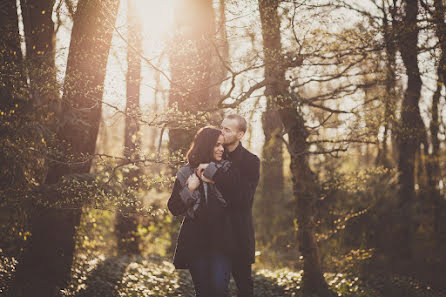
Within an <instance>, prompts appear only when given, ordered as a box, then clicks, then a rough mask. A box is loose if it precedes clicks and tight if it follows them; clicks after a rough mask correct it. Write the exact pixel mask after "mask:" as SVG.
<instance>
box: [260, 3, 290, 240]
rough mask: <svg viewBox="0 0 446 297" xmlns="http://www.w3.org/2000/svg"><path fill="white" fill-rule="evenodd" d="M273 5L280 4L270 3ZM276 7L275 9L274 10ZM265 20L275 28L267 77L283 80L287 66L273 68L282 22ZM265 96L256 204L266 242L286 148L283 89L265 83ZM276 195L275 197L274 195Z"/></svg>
mask: <svg viewBox="0 0 446 297" xmlns="http://www.w3.org/2000/svg"><path fill="white" fill-rule="evenodd" d="M261 5H262V8H263V9H264V10H270V9H271V13H275V11H276V8H275V7H272V6H268V4H266V5H265V4H264V3H262V4H261ZM271 5H277V4H274V3H271ZM273 10H274V11H273ZM261 17H262V20H263V21H262V22H264V23H265V26H269V27H271V28H274V30H275V32H270V33H271V34H268V32H265V33H264V36H263V40H264V51H265V60H266V59H267V60H268V63H269V65H270V66H269V67H265V77H266V78H274V79H276V78H278V79H280V80H283V81H284V80H285V68H284V67H276V68H273V67H271V65H274V63H275V61H281V60H283V59H282V57H281V55H282V53H281V50H282V49H281V42H280V31H279V30H278V27H279V26H280V23H279V22H280V20H279V19H278V17H274V16H272V15H268V16H267V15H263V16H262V14H261ZM264 94H265V96H266V100H267V101H266V110H265V112H264V113H263V115H262V126H263V132H264V134H265V143H264V145H263V150H262V175H261V179H262V180H261V185H262V195H261V199H259V200H258V201H257V208H258V209H260V210H262V213H261V214H259V215H258V216H257V217H258V221H259V229H260V230H262V233H261V234H262V235H263V236H262V237H261V240H262V239H263V241H264V242H263V243H264V244H265V243H267V242H271V239H273V238H274V233H275V231H274V230H275V227H274V225H273V221H274V218H275V217H276V216H277V215H280V214H279V213H277V212H278V211H279V210H278V209H277V207H278V205H280V203H281V201H280V200H281V198H282V197H283V186H284V183H283V150H282V144H283V141H282V139H281V138H282V130H283V128H282V126H283V125H282V121H281V120H280V115H279V113H278V112H277V109H276V105H275V103H274V100H276V98H277V97H279V96H280V95H282V93H281V89H280V88H279V87H277V86H276V85H274V84H269V85H267V86H266V87H265V93H264ZM272 197H275V199H271V198H272Z"/></svg>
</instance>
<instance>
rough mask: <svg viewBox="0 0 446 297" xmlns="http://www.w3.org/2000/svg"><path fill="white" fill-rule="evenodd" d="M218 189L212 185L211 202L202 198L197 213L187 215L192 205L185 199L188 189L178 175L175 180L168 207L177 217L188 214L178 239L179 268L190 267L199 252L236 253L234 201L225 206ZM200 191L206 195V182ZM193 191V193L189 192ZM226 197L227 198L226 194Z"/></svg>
mask: <svg viewBox="0 0 446 297" xmlns="http://www.w3.org/2000/svg"><path fill="white" fill-rule="evenodd" d="M212 189H215V188H213V187H210V188H209V192H208V195H207V202H206V200H205V199H201V203H200V205H199V207H198V209H197V211H196V213H195V215H194V217H190V216H188V215H187V214H186V211H187V210H188V208H190V207H191V204H190V205H187V203H185V202H184V201H188V200H187V199H184V198H185V197H184V196H185V195H186V194H187V191H188V189H186V190H185V189H184V186H182V185H181V183H180V181H179V179H178V177H177V179H176V180H175V183H174V186H173V190H172V194H171V196H170V198H169V201H168V202H167V207H168V208H169V210H170V212H171V213H172V214H173V215H174V216H179V215H185V216H184V218H183V222H182V224H181V228H180V231H179V234H178V238H177V244H176V248H175V255H174V258H173V264H174V266H175V268H177V269H186V268H189V264H190V261H191V259H193V257H194V256H195V255H197V254H200V253H203V252H204V251H209V250H220V251H223V252H224V253H227V254H228V255H233V254H234V253H235V247H236V244H235V241H236V239H235V236H234V233H233V226H232V222H231V217H230V212H231V211H230V208H231V205H230V203H227V204H226V206H223V205H222V203H221V202H220V201H218V200H217V198H216V195H217V194H216V193H215V190H214V191H212ZM198 192H199V193H195V194H198V195H201V197H203V196H204V187H203V182H202V183H201V184H200V186H199V188H198ZM189 193H190V192H189ZM222 194H223V199H225V200H227V199H226V197H225V194H224V193H222ZM182 196H183V197H182Z"/></svg>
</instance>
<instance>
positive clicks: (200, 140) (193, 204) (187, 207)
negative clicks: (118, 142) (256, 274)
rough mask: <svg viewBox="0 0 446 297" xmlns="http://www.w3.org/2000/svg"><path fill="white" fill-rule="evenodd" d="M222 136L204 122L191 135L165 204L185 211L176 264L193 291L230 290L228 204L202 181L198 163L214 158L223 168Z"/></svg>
mask: <svg viewBox="0 0 446 297" xmlns="http://www.w3.org/2000/svg"><path fill="white" fill-rule="evenodd" d="M223 143H224V137H223V135H222V133H221V131H220V130H218V129H215V128H212V127H205V128H202V129H200V130H199V131H198V132H197V134H196V135H195V139H194V142H193V143H192V145H191V148H190V149H189V151H188V153H187V156H186V157H187V160H188V162H189V163H188V164H187V165H186V166H184V167H181V168H180V169H179V170H178V173H177V176H176V180H175V184H174V186H173V190H172V195H171V197H170V198H169V201H168V203H167V206H168V208H169V210H170V212H171V213H172V214H173V215H174V216H178V215H184V216H185V217H184V219H183V222H182V225H181V229H180V232H179V235H178V239H177V246H176V250H175V255H174V261H173V263H174V265H175V268H176V269H189V271H190V274H191V276H192V280H193V283H194V287H195V294H196V296H200V297H219V296H229V289H228V286H229V278H230V271H231V261H230V258H231V254H232V253H233V252H234V250H235V243H234V242H235V240H234V235H233V230H232V224H231V220H230V208H231V204H230V201H229V200H228V199H225V196H227V195H225V191H224V190H223V191H222V189H217V187H216V186H215V185H214V184H213V183H211V182H205V181H203V179H204V180H206V179H205V178H203V179H202V178H201V173H202V172H200V171H199V169H198V168H199V165H200V164H207V163H210V162H214V163H215V164H216V165H217V167H219V168H222V170H227V169H228V168H229V167H230V162H229V161H225V160H223V159H222V157H223V152H224V148H223Z"/></svg>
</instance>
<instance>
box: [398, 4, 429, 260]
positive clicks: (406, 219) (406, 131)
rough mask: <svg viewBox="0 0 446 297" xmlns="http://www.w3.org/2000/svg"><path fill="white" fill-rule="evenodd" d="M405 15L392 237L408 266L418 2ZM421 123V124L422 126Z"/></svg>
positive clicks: (416, 131) (416, 126)
mask: <svg viewBox="0 0 446 297" xmlns="http://www.w3.org/2000/svg"><path fill="white" fill-rule="evenodd" d="M404 3H405V5H404V15H403V20H402V22H401V23H400V32H399V40H398V41H399V43H398V46H399V50H400V53H401V57H402V59H403V63H404V66H405V67H406V74H407V78H408V83H407V88H406V91H405V94H404V99H403V102H402V106H401V122H400V131H399V133H398V147H399V160H398V171H399V191H398V197H399V210H398V211H399V213H400V221H399V224H400V226H399V228H398V229H399V232H398V233H399V236H395V240H396V244H395V246H394V251H395V257H394V260H395V261H399V263H401V264H402V263H407V261H409V260H410V258H411V256H412V252H411V249H410V246H411V244H410V240H411V232H412V224H411V223H410V222H411V205H412V202H413V200H414V199H415V190H414V180H415V177H414V167H415V164H414V163H415V154H416V151H417V148H418V145H419V142H420V136H421V135H422V133H423V131H422V127H424V124H423V121H422V119H421V116H420V109H419V107H418V102H419V100H420V91H421V77H420V71H419V68H418V47H417V42H418V26H417V15H418V1H412V0H406V1H404ZM422 124H423V125H422Z"/></svg>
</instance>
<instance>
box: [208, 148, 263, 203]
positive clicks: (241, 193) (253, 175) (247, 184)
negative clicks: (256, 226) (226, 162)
mask: <svg viewBox="0 0 446 297" xmlns="http://www.w3.org/2000/svg"><path fill="white" fill-rule="evenodd" d="M203 174H204V175H205V176H206V177H208V178H210V179H212V180H213V181H215V185H216V186H217V188H218V189H219V190H220V191H221V192H222V193H223V195H224V196H225V199H229V200H231V201H233V202H236V203H242V204H247V205H252V203H253V200H254V194H255V191H256V187H257V184H258V183H259V177H260V160H259V158H258V157H257V156H252V158H250V159H249V161H247V162H246V163H245V164H244V170H243V173H241V172H240V169H239V168H237V167H235V166H228V167H220V168H216V167H215V168H214V164H213V163H210V165H209V166H208V168H207V169H206V170H205V172H203Z"/></svg>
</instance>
